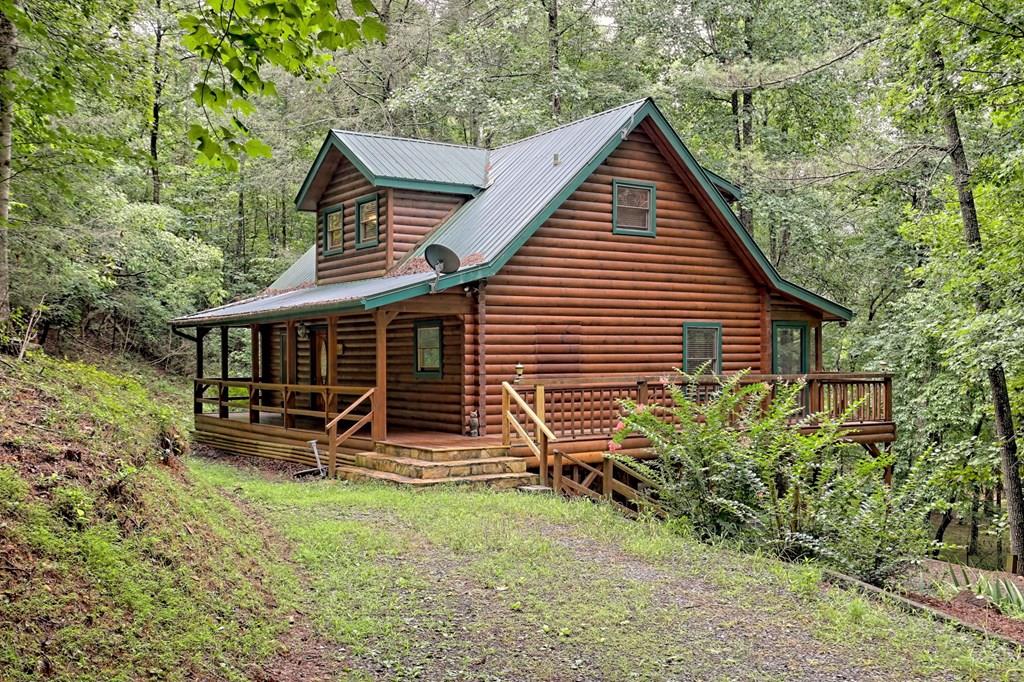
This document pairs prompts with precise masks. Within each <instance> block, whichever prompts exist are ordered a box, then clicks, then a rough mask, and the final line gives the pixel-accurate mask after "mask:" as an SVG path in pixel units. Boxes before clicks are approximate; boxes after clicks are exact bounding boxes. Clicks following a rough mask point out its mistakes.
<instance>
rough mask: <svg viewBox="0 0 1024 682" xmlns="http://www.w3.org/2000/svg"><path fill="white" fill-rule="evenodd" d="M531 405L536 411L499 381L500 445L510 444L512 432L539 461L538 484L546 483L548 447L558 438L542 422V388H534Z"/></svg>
mask: <svg viewBox="0 0 1024 682" xmlns="http://www.w3.org/2000/svg"><path fill="white" fill-rule="evenodd" d="M534 399H535V400H536V402H535V403H534V404H535V405H536V406H537V409H536V411H535V410H534V409H533V408H531V407H530V406H529V405H528V404H527V403H526V401H525V400H523V397H522V396H521V395H519V393H517V392H516V389H514V388H512V385H511V384H509V383H508V382H507V381H503V382H501V442H502V444H504V445H511V444H512V431H513V430H514V431H515V432H516V434H517V435H518V436H519V438H520V439H521V440H522V442H523V444H524V445H526V447H527V448H528V449H529V450H530V452H532V453H533V454H534V456H535V457H536V458H537V461H538V462H540V482H541V485H547V484H548V448H549V446H550V444H551V443H554V442H555V441H556V440H558V438H557V437H556V436H555V434H554V433H552V432H551V429H549V428H548V426H547V424H545V423H544V387H543V386H541V385H537V386H534ZM513 405H515V406H516V408H517V410H519V411H521V414H523V415H525V416H526V419H527V421H529V422H530V425H531V426H532V427H533V434H532V435H531V434H530V433H529V431H527V429H526V428H525V427H524V426H523V425H522V424H521V423H520V422H519V419H518V418H517V416H516V412H513V411H512V406H513Z"/></svg>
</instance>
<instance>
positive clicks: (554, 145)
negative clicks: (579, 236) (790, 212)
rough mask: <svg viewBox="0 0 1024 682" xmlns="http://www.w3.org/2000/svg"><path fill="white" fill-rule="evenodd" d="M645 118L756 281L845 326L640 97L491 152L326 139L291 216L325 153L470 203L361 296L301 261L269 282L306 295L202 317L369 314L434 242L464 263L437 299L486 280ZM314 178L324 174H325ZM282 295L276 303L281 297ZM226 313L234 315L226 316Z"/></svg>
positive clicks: (837, 310) (374, 178)
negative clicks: (772, 256) (791, 277)
mask: <svg viewBox="0 0 1024 682" xmlns="http://www.w3.org/2000/svg"><path fill="white" fill-rule="evenodd" d="M645 120H646V121H650V122H651V123H652V124H653V125H654V126H655V127H656V128H657V130H658V131H659V133H660V134H661V136H662V137H663V138H664V139H665V140H666V141H667V142H668V145H669V146H670V147H671V149H672V150H673V151H674V153H675V155H676V157H677V159H678V161H679V162H680V163H681V164H682V165H684V166H685V167H686V168H687V169H688V170H689V171H690V172H691V174H692V175H693V177H694V178H695V179H696V182H697V185H698V188H699V191H702V192H703V193H704V194H705V195H706V197H707V199H708V200H709V201H710V202H711V204H712V205H713V206H714V207H715V209H716V210H717V212H718V213H719V214H720V216H721V217H722V218H723V219H724V222H725V224H726V227H727V229H728V230H729V231H730V233H731V235H732V237H733V241H734V242H735V243H736V244H738V245H739V247H740V248H742V249H743V250H744V251H746V253H747V254H748V255H749V256H750V258H749V261H750V262H751V263H752V264H753V265H754V267H755V269H756V270H757V271H758V272H759V273H760V274H761V276H762V279H763V281H764V282H765V283H767V284H768V285H769V286H771V287H772V288H773V289H775V290H776V291H778V292H781V293H783V294H785V295H787V296H789V297H791V298H793V299H795V300H798V301H801V302H803V303H805V304H807V305H810V306H812V307H814V308H816V309H818V310H821V311H823V312H825V313H826V314H828V315H831V316H833V317H835V318H838V319H843V320H849V319H850V318H851V317H852V316H853V313H852V311H850V310H849V309H848V308H846V307H844V306H842V305H840V304H838V303H835V302H834V301H830V300H829V299H827V298H825V297H823V296H819V295H818V294H815V293H813V292H811V291H808V290H807V289H804V288H803V287H801V286H799V285H797V284H794V283H792V282H789V281H788V280H786V279H784V278H783V277H782V276H781V275H780V274H779V272H778V271H777V270H776V269H775V267H774V266H773V265H772V264H771V262H770V261H769V260H768V259H767V258H766V257H765V255H764V253H763V252H762V251H761V249H760V248H759V247H758V245H757V243H756V242H755V241H754V239H753V237H752V236H751V235H750V234H748V233H747V231H746V230H745V229H744V228H743V226H742V225H741V224H740V222H739V219H738V218H737V217H736V215H735V214H734V213H733V212H732V209H731V208H730V206H729V203H728V201H727V200H726V197H727V196H728V197H732V198H737V197H738V196H739V194H740V190H739V188H738V187H736V186H735V185H732V184H731V183H728V181H726V180H724V179H722V178H720V177H719V176H717V175H715V174H713V173H709V172H708V171H706V170H705V169H704V168H702V167H701V166H700V165H699V164H698V163H697V162H696V160H695V159H694V158H693V155H692V154H691V153H690V151H689V150H688V149H687V148H686V146H685V145H684V144H683V142H682V140H680V139H679V136H678V135H677V134H676V132H675V130H673V129H672V127H671V126H670V125H669V123H668V121H667V120H666V119H665V117H664V115H663V114H662V113H661V111H660V110H659V109H658V107H657V105H655V103H654V101H653V100H651V99H644V100H640V101H637V102H631V103H629V104H625V105H623V106H620V107H616V108H614V109H609V110H608V111H604V112H601V113H599V114H595V115H593V116H588V117H586V118H583V119H580V120H578V121H574V122H573V123H569V124H566V125H563V126H559V127H557V128H553V129H551V130H548V131H545V132H543V133H539V134H537V135H533V136H531V137H527V138H525V139H522V140H519V141H518V142H513V143H511V144H507V145H504V146H502V147H498V148H496V149H493V150H490V151H487V150H483V149H477V148H474V147H460V146H458V145H446V144H440V143H435V142H422V141H417V140H406V139H401V138H384V137H380V136H376V135H362V134H355V133H340V132H338V131H332V132H331V134H330V135H329V136H328V139H327V141H326V142H325V143H324V147H323V148H322V149H321V153H320V156H319V157H318V158H317V161H316V163H314V165H313V168H312V169H311V170H310V173H309V176H307V178H306V182H305V183H303V188H302V190H301V191H300V192H299V196H298V199H297V203H298V204H299V208H300V209H308V210H314V209H315V208H316V199H317V196H318V193H317V192H316V191H313V190H314V189H315V188H316V187H317V182H320V183H325V182H326V181H325V180H323V179H322V178H321V179H319V180H317V176H318V175H319V171H320V169H321V166H322V165H324V163H325V159H327V158H328V156H329V155H330V154H331V153H332V150H336V152H337V153H341V154H342V155H344V156H345V158H349V159H350V160H351V161H352V163H353V164H355V165H356V166H357V167H358V168H359V169H360V171H361V172H363V173H364V174H365V175H366V176H367V178H368V179H369V180H370V181H371V182H374V183H376V184H378V186H384V187H398V186H416V187H418V188H421V189H431V190H432V191H442V192H444V191H447V192H450V193H467V194H470V195H471V198H470V199H469V200H468V201H466V202H465V203H464V204H463V205H462V206H461V207H460V208H459V209H458V210H457V211H456V212H455V213H454V214H453V215H452V216H450V217H449V218H448V219H447V220H446V221H445V222H444V223H443V224H441V225H440V226H439V227H437V228H436V229H435V230H433V231H431V232H430V233H428V234H427V235H426V236H425V237H424V238H423V239H422V240H421V241H420V243H419V244H418V245H417V246H416V247H415V248H414V249H413V250H412V251H411V252H410V253H409V254H408V255H407V256H406V258H405V259H403V261H402V262H401V263H399V264H398V265H396V267H395V268H393V269H392V273H391V274H393V275H397V276H394V277H382V278H380V277H379V278H373V279H372V280H361V281H363V282H365V283H366V284H367V285H368V286H366V287H365V288H360V287H359V286H356V285H358V283H357V282H352V283H346V284H347V285H352V286H351V288H350V287H348V286H346V287H344V291H340V290H337V291H336V290H334V289H332V290H331V291H330V292H324V293H325V294H326V295H325V296H321V295H320V294H319V293H312V292H317V291H318V290H322V289H325V288H327V287H323V286H320V287H317V286H314V287H308V283H309V282H311V281H313V280H314V278H315V273H314V269H315V262H314V261H315V259H314V258H310V257H309V253H307V254H304V255H303V257H302V259H300V262H298V263H296V264H295V266H293V268H294V269H293V268H289V270H288V271H287V272H286V273H285V274H284V275H282V277H281V278H279V280H278V281H279V282H285V283H287V282H298V283H300V285H306V286H307V287H308V288H307V291H308V292H311V293H305V294H301V295H295V296H292V295H291V294H292V293H293V292H286V293H283V294H278V295H277V296H269V297H266V298H263V299H260V302H259V304H258V305H252V303H251V302H241V303H239V304H229V305H227V306H222V307H221V308H219V309H217V311H216V312H217V314H216V316H215V317H213V318H203V319H205V320H208V321H209V320H213V319H216V320H217V321H218V322H223V321H231V320H235V319H240V318H239V317H238V316H245V318H246V319H253V315H257V314H258V315H264V316H265V315H268V314H270V313H271V312H272V311H273V310H275V307H274V306H275V299H278V300H277V302H278V303H280V306H279V307H280V308H281V309H287V311H288V314H289V315H292V316H298V315H300V314H302V313H306V312H309V310H311V309H312V308H313V307H315V308H316V309H317V310H321V309H329V308H330V306H331V305H339V304H341V303H342V302H344V306H345V307H346V308H351V307H353V306H354V307H357V308H360V309H363V310H370V309H373V308H376V307H380V306H383V305H387V304H389V303H393V302H397V301H401V300H406V299H409V298H413V297H415V296H421V295H424V294H428V293H430V291H431V280H432V279H433V277H432V276H431V277H422V276H421V277H405V276H402V275H399V273H400V272H403V271H406V269H407V268H406V267H405V266H406V265H407V264H408V263H409V262H410V261H413V260H416V259H419V258H422V254H423V251H424V250H425V249H426V247H427V246H429V245H430V244H443V245H444V246H446V247H448V248H450V249H452V250H453V251H454V252H455V253H457V254H458V255H459V257H460V258H461V260H462V263H463V266H462V267H461V268H460V269H459V270H458V271H457V272H454V273H451V274H447V275H443V276H441V277H440V279H439V280H438V282H437V286H436V289H437V290H438V291H440V290H443V289H446V288H448V287H452V286H457V285H460V284H464V283H467V282H473V281H476V280H479V279H483V278H486V277H490V276H492V275H494V274H496V273H497V272H498V271H499V270H500V269H501V268H502V266H504V264H505V263H506V262H508V260H509V259H510V258H511V257H512V256H513V255H514V254H515V253H516V252H517V251H518V250H519V248H520V247H521V246H522V245H523V244H525V243H526V241H527V240H528V239H529V238H530V237H531V236H532V235H533V234H534V233H535V232H536V231H537V229H539V228H540V226H541V225H542V224H543V223H544V221H546V220H547V219H548V218H549V217H550V216H551V214H552V213H554V211H555V210H556V209H557V208H558V207H559V206H560V205H561V204H562V202H564V201H565V200H566V199H567V198H568V197H569V196H570V195H571V194H572V193H573V192H574V191H576V189H577V188H578V187H579V186H580V185H581V184H582V183H583V182H584V181H585V180H586V179H587V178H588V177H589V176H590V175H591V174H592V173H593V172H594V170H595V169H596V168H597V167H598V166H599V165H600V164H601V163H603V162H604V160H605V159H606V158H607V157H608V155H610V154H611V153H612V152H613V151H615V149H616V148H617V147H618V146H619V144H620V143H621V142H622V141H623V140H624V139H626V137H627V136H628V135H629V133H630V132H632V131H633V130H634V129H636V127H637V126H639V125H640V124H641V123H642V122H643V121H645ZM378 155H379V157H378ZM336 161H337V159H336V160H335V162H336ZM477 164H479V165H477ZM323 175H324V176H326V175H329V174H328V173H326V172H325V173H324V174H323ZM388 183H392V184H388ZM403 183H404V184H403ZM439 187H446V188H448V189H438V188H439ZM311 188H312V189H311ZM321 189H322V188H321ZM413 269H416V268H415V267H414V268H413ZM371 282H372V284H371ZM328 286H329V287H338V286H339V285H328ZM282 288H283V287H282ZM282 296H283V297H284V298H280V297H282ZM234 305H237V306H240V307H239V308H238V309H235V310H233V309H232V306H234ZM236 313H237V315H236ZM199 315H201V314H197V315H196V316H190V317H189V318H182V319H180V320H176V321H175V324H177V325H179V326H188V325H194V324H196V323H197V321H198V319H197V318H198V317H199Z"/></svg>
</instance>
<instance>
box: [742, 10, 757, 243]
mask: <svg viewBox="0 0 1024 682" xmlns="http://www.w3.org/2000/svg"><path fill="white" fill-rule="evenodd" d="M753 30H754V18H753V17H751V16H747V17H744V18H743V57H744V59H746V60H747V62H748V63H749V62H751V61H752V60H753V59H754V36H753ZM740 137H741V139H742V143H741V147H742V149H745V150H746V151H747V154H746V155H745V156H744V157H741V160H742V163H743V182H744V183H749V182H750V176H751V174H752V173H751V168H750V164H751V160H750V158H749V156H750V153H751V147H753V146H754V91H753V90H752V89H751V88H745V89H744V90H743V92H742V93H741V101H740ZM740 223H741V224H742V225H743V229H745V230H746V231H747V232H748V233H749V234H754V209H752V208H750V206H749V205H747V204H746V202H743V203H741V204H740Z"/></svg>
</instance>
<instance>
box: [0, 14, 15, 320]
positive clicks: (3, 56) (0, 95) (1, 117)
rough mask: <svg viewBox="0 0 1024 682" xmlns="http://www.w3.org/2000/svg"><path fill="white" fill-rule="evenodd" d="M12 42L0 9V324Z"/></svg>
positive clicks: (6, 297)
mask: <svg viewBox="0 0 1024 682" xmlns="http://www.w3.org/2000/svg"><path fill="white" fill-rule="evenodd" d="M16 39H17V32H16V30H15V28H14V23H13V22H12V21H11V19H10V17H8V16H7V13H6V12H4V11H3V9H2V8H0V325H2V324H3V323H4V322H6V321H7V319H8V317H10V314H11V266H10V256H9V249H8V246H7V241H8V238H7V234H8V222H9V220H10V217H11V147H12V144H13V140H12V137H11V126H12V125H13V121H14V111H13V109H14V89H13V87H12V85H13V84H12V82H11V80H12V79H11V76H12V75H13V70H14V59H15V53H16V50H17V47H16V45H15V41H16Z"/></svg>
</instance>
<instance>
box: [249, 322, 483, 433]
mask: <svg viewBox="0 0 1024 682" xmlns="http://www.w3.org/2000/svg"><path fill="white" fill-rule="evenodd" d="M416 319H441V320H442V321H443V323H444V336H443V344H444V347H443V350H444V364H443V376H442V377H441V378H439V379H435V378H424V377H417V376H416V375H415V372H414V364H413V323H414V321H415V320H416ZM305 322H307V323H308V324H310V325H313V326H317V325H323V324H325V323H326V320H324V319H322V318H321V319H315V320H307V321H305ZM337 329H338V331H337V338H338V344H339V346H340V348H339V353H338V355H337V362H338V384H340V385H343V386H367V387H369V386H373V385H374V383H375V382H376V338H375V329H374V322H373V317H372V316H371V315H370V314H369V313H367V314H363V315H351V316H345V317H339V318H338V321H337ZM264 330H266V331H267V333H270V334H271V336H270V349H271V352H270V357H269V358H268V362H267V367H268V368H269V370H270V374H269V376H265V377H263V380H264V381H266V382H268V383H284V372H283V370H282V367H281V359H282V357H283V356H282V351H281V338H282V335H283V334H284V330H285V325H284V324H276V325H266V326H264ZM464 336H465V331H464V327H463V323H462V320H461V319H460V318H459V317H458V316H440V315H422V314H421V315H413V314H406V313H403V314H401V315H399V316H397V317H396V318H395V319H394V320H392V322H391V324H390V325H389V326H388V426H389V427H390V428H399V429H402V428H406V429H421V430H427V431H442V432H446V433H460V434H461V433H464V431H465V423H466V422H465V418H464V414H465V410H464V405H463V401H464V400H465V398H464V392H463V388H462V380H463V376H464V374H465V371H464V366H463V363H464V360H465V356H466V351H465V349H464V347H463V344H464ZM296 355H297V358H296V359H297V363H296V368H297V371H298V377H297V381H296V383H310V369H309V368H310V343H309V341H308V340H307V341H303V340H301V339H297V343H296ZM308 404H309V396H308V395H297V396H296V406H297V407H306V406H308ZM340 407H341V408H344V405H342V406H340Z"/></svg>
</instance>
